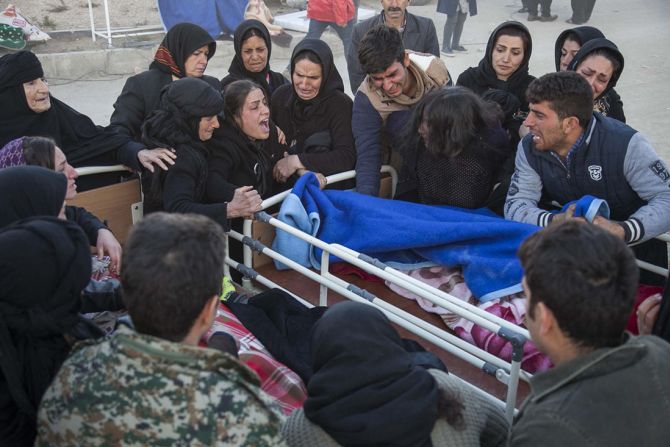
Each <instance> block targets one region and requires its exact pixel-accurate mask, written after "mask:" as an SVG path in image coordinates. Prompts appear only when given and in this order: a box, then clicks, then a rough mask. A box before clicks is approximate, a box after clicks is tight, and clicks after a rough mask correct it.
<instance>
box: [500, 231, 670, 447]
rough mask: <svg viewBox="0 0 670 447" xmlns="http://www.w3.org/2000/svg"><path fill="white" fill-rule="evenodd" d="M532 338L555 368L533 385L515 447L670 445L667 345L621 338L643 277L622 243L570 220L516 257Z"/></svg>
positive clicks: (669, 348) (517, 423)
mask: <svg viewBox="0 0 670 447" xmlns="http://www.w3.org/2000/svg"><path fill="white" fill-rule="evenodd" d="M519 258H520V259H521V264H522V265H523V268H524V279H523V286H524V290H525V292H526V297H527V300H528V303H527V304H528V306H527V307H528V313H527V316H526V320H527V323H526V324H527V326H528V330H529V332H530V335H531V338H532V339H533V341H534V342H535V344H536V345H537V347H538V349H540V351H542V352H544V353H545V354H546V355H548V356H549V358H550V359H551V361H552V362H553V363H554V365H555V367H554V368H553V369H551V370H549V371H547V372H544V373H542V374H538V375H536V376H535V377H533V378H532V379H531V389H532V392H531V394H530V395H529V396H528V397H527V399H526V401H525V402H524V404H523V405H522V407H521V410H520V411H519V414H518V416H517V419H516V421H515V423H514V426H513V428H512V431H511V434H510V438H509V445H511V446H538V445H541V446H561V447H563V446H583V445H593V446H596V445H599V446H609V445H612V446H614V445H617V446H619V445H621V446H623V445H625V446H633V445H639V446H660V445H666V444H667V441H668V439H670V424H668V415H669V414H670V381H669V380H668V377H670V344H668V343H667V342H666V341H664V340H662V339H661V338H658V337H656V336H642V337H632V336H627V334H625V333H624V329H625V327H626V323H627V321H628V317H629V316H630V313H631V311H632V307H633V301H634V298H635V292H636V290H637V283H638V282H637V279H638V269H637V265H636V263H635V258H634V257H633V253H632V251H631V250H630V249H629V248H628V247H626V244H625V243H624V242H623V240H621V239H620V238H618V237H616V236H614V235H613V234H611V233H609V232H607V231H605V230H603V229H601V228H599V227H597V226H595V225H592V224H588V223H582V222H579V221H574V220H572V221H567V222H564V223H561V224H556V225H551V226H550V227H549V228H547V229H545V230H541V231H539V232H537V233H535V234H533V235H532V236H531V237H529V238H528V239H527V240H526V241H525V242H524V243H523V244H522V245H521V248H520V249H519Z"/></svg>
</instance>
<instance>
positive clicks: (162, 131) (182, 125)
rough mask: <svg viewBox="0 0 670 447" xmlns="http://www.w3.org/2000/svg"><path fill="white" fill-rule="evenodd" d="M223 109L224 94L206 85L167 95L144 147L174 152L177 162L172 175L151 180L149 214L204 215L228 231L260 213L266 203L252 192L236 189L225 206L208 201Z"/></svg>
mask: <svg viewBox="0 0 670 447" xmlns="http://www.w3.org/2000/svg"><path fill="white" fill-rule="evenodd" d="M222 109H223V98H222V97H221V93H220V92H219V91H218V90H217V89H215V88H213V87H212V86H210V85H209V84H208V83H207V82H205V81H203V80H201V79H197V78H190V77H187V78H184V79H179V80H177V81H174V82H172V83H171V84H170V85H169V86H168V87H167V88H166V89H165V91H164V92H163V95H162V96H161V103H160V106H159V107H158V109H156V110H154V111H153V112H152V113H151V115H149V117H148V118H147V120H146V121H145V122H144V124H143V125H142V141H143V142H144V143H145V144H147V145H148V146H150V147H153V146H157V147H170V148H173V149H174V151H175V153H176V155H177V158H176V159H175V164H174V166H172V167H171V168H170V169H169V170H168V171H157V172H155V173H154V174H153V175H152V177H151V182H150V183H151V187H150V189H149V191H147V192H145V196H144V212H145V214H147V213H151V212H154V211H167V212H174V213H195V214H203V215H205V216H208V217H211V218H212V219H214V220H215V221H216V222H218V223H219V224H220V225H221V226H223V227H224V228H225V229H228V228H229V227H228V219H229V218H233V217H240V216H251V215H252V214H253V213H254V212H256V211H259V210H260V206H261V198H260V196H259V195H258V193H256V191H253V190H252V189H251V188H237V189H235V188H233V189H232V190H231V194H230V197H227V198H226V199H225V200H220V201H216V202H208V201H206V200H205V188H206V186H207V180H208V176H209V172H208V166H207V158H208V156H209V155H210V148H209V147H208V146H207V144H206V142H207V141H209V140H211V139H212V135H213V133H214V131H215V130H216V129H217V128H218V127H219V118H218V115H219V114H220V113H221V110H222Z"/></svg>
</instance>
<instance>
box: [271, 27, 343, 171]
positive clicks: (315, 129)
mask: <svg viewBox="0 0 670 447" xmlns="http://www.w3.org/2000/svg"><path fill="white" fill-rule="evenodd" d="M291 79H292V84H290V85H283V86H281V87H279V88H278V89H277V90H276V91H275V93H274V94H273V95H272V104H271V108H272V113H271V116H272V119H273V120H274V121H275V122H276V123H277V126H279V127H280V128H281V129H282V130H283V131H284V133H285V134H286V141H287V142H288V146H289V148H288V149H289V150H288V153H287V154H285V156H284V157H283V158H281V159H280V160H278V161H277V163H275V165H274V169H273V175H274V178H275V180H277V181H278V182H280V183H286V182H287V181H290V180H295V179H296V178H297V177H299V176H301V175H303V174H304V173H306V172H308V171H312V172H317V173H321V174H323V175H331V174H336V173H338V172H343V171H348V170H350V169H354V165H355V164H356V148H355V146H354V137H353V134H352V132H351V108H352V101H351V98H349V96H347V95H346V94H345V93H344V84H343V83H342V78H341V77H340V74H339V73H338V71H337V68H336V67H335V64H334V62H333V53H332V52H331V50H330V48H329V47H328V45H327V44H326V43H325V42H323V41H322V40H318V39H304V40H302V41H301V42H300V43H299V44H298V45H296V47H295V49H294V50H293V56H292V57H291Z"/></svg>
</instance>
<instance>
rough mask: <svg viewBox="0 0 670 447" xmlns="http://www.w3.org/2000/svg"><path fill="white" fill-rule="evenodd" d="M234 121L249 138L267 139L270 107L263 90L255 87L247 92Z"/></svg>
mask: <svg viewBox="0 0 670 447" xmlns="http://www.w3.org/2000/svg"><path fill="white" fill-rule="evenodd" d="M235 121H236V122H237V125H238V126H239V127H240V129H242V132H243V133H244V134H245V135H246V136H248V137H249V138H251V139H253V140H267V138H268V137H269V136H270V109H269V108H268V101H267V99H266V98H265V94H264V93H263V90H261V89H259V88H255V89H253V90H251V91H250V92H249V94H248V95H247V98H246V99H245V100H244V105H243V106H242V110H240V111H239V116H236V117H235Z"/></svg>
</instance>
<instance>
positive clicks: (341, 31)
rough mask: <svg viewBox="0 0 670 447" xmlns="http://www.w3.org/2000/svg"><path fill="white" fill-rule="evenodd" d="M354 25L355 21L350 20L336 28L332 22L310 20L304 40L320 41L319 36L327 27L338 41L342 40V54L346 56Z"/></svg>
mask: <svg viewBox="0 0 670 447" xmlns="http://www.w3.org/2000/svg"><path fill="white" fill-rule="evenodd" d="M355 24H356V21H355V20H350V21H349V22H348V23H347V24H346V25H345V26H338V25H336V24H335V23H332V22H321V21H319V20H314V19H310V21H309V29H308V30H307V35H306V36H305V39H320V38H321V34H323V32H324V31H325V30H326V28H328V27H329V26H330V27H331V28H332V29H334V30H335V32H336V33H337V35H338V36H340V39H342V44H343V45H344V54H347V51H349V45H351V35H352V33H353V32H354V25H355Z"/></svg>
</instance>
